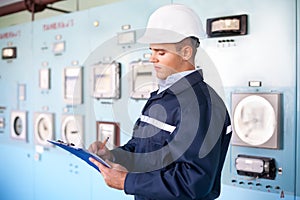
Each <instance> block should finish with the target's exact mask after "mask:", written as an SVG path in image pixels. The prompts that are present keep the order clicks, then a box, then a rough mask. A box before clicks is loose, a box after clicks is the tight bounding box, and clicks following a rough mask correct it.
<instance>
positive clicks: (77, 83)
mask: <svg viewBox="0 0 300 200" xmlns="http://www.w3.org/2000/svg"><path fill="white" fill-rule="evenodd" d="M63 91H64V101H65V103H66V104H81V103H82V68H81V67H68V68H65V69H64V73H63Z"/></svg>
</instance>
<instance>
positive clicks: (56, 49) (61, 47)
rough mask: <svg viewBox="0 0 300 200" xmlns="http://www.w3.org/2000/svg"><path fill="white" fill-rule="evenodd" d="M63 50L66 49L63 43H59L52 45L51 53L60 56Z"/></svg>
mask: <svg viewBox="0 0 300 200" xmlns="http://www.w3.org/2000/svg"><path fill="white" fill-rule="evenodd" d="M65 48H66V43H65V41H59V42H55V43H53V46H52V51H53V53H54V54H55V55H61V54H62V53H63V52H64V51H65Z"/></svg>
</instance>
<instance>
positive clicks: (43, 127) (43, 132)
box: [37, 117, 52, 141]
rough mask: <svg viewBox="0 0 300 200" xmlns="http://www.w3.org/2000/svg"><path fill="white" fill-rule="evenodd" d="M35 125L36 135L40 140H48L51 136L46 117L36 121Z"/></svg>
mask: <svg viewBox="0 0 300 200" xmlns="http://www.w3.org/2000/svg"><path fill="white" fill-rule="evenodd" d="M37 126H38V127H37V129H38V136H39V138H40V140H42V141H47V140H50V139H51V138H52V133H51V128H50V123H49V121H48V120H47V119H46V118H44V117H42V118H41V119H40V120H39V121H38V125H37Z"/></svg>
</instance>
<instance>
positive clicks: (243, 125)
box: [233, 95, 277, 146]
mask: <svg viewBox="0 0 300 200" xmlns="http://www.w3.org/2000/svg"><path fill="white" fill-rule="evenodd" d="M233 122H234V129H235V131H236V134H237V135H238V137H239V138H240V139H241V140H242V141H244V142H245V143H247V144H250V145H253V146H258V145H261V144H264V143H266V142H267V141H268V140H269V139H270V138H271V137H272V135H273V134H274V131H275V129H276V123H277V122H276V115H275V111H274V109H273V107H272V105H271V104H270V103H269V102H268V101H267V100H266V99H265V98H263V97H261V96H257V95H251V96H248V97H246V98H244V99H243V100H241V101H240V102H239V104H238V105H237V106H236V108H235V110H234V114H233Z"/></svg>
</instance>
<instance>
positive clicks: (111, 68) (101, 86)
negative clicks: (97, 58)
mask: <svg viewBox="0 0 300 200" xmlns="http://www.w3.org/2000/svg"><path fill="white" fill-rule="evenodd" d="M120 77H121V67H120V64H119V63H116V62H113V63H109V64H104V63H101V64H98V65H95V66H94V68H93V73H92V81H93V97H95V98H97V99H101V98H104V99H105V98H106V99H118V98H120V93H121V92H120Z"/></svg>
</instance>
